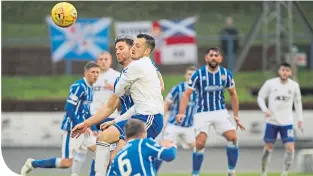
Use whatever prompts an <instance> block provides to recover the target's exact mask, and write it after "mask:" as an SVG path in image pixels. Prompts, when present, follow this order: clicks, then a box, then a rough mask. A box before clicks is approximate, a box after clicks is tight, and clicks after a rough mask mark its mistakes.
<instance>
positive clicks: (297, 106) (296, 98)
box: [294, 84, 303, 121]
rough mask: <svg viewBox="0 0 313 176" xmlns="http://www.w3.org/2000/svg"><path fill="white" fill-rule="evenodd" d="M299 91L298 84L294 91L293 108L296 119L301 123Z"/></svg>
mask: <svg viewBox="0 0 313 176" xmlns="http://www.w3.org/2000/svg"><path fill="white" fill-rule="evenodd" d="M301 99H302V98H301V90H300V87H299V84H297V86H296V90H295V93H294V107H295V111H296V117H297V119H298V121H303V107H302V100H301Z"/></svg>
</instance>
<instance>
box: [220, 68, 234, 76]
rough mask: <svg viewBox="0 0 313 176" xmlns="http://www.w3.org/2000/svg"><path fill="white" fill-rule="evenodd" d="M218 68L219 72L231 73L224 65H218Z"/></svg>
mask: <svg viewBox="0 0 313 176" xmlns="http://www.w3.org/2000/svg"><path fill="white" fill-rule="evenodd" d="M219 70H220V72H221V73H224V74H227V75H233V73H232V72H231V70H230V69H228V68H226V67H223V66H219Z"/></svg>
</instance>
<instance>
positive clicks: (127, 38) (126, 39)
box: [114, 35, 134, 47]
mask: <svg viewBox="0 0 313 176" xmlns="http://www.w3.org/2000/svg"><path fill="white" fill-rule="evenodd" d="M118 42H125V43H126V44H127V45H128V46H129V47H132V46H133V44H134V39H132V38H131V37H130V36H125V35H120V36H117V37H116V38H115V43H114V45H116V44H117V43H118Z"/></svg>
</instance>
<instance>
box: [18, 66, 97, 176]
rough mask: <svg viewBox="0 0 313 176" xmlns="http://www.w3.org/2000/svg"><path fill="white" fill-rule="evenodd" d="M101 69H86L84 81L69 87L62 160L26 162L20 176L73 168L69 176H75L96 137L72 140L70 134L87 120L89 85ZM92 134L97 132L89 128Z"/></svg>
mask: <svg viewBox="0 0 313 176" xmlns="http://www.w3.org/2000/svg"><path fill="white" fill-rule="evenodd" d="M99 73H100V67H99V65H97V64H96V63H95V62H89V63H87V64H86V66H85V73H84V75H85V77H84V78H83V79H80V80H78V81H76V82H75V83H74V84H72V85H71V87H70V92H69V95H68V98H67V101H66V105H65V115H64V119H63V121H62V124H61V129H62V130H63V131H64V135H63V144H62V158H56V157H53V158H49V159H44V160H34V159H32V158H29V159H28V160H27V161H26V163H25V164H24V166H23V167H22V169H21V175H26V174H27V173H29V172H30V171H31V170H33V169H34V168H69V167H71V166H72V176H78V175H79V173H80V169H81V167H82V165H83V163H84V160H85V157H86V153H87V149H88V148H89V147H91V146H95V144H96V136H95V135H91V134H90V132H91V131H90V130H88V131H87V133H88V134H85V135H82V136H80V137H79V138H71V136H70V134H71V130H72V128H73V127H75V125H77V124H79V123H81V122H83V121H85V120H86V119H88V118H89V117H90V103H91V102H92V99H93V90H92V84H94V83H95V82H96V80H97V78H98V76H99ZM92 130H96V127H95V126H92Z"/></svg>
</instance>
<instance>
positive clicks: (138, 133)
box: [124, 119, 147, 140]
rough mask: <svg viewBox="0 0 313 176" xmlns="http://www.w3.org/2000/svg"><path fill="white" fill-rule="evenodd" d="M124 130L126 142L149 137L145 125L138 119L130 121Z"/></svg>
mask: <svg viewBox="0 0 313 176" xmlns="http://www.w3.org/2000/svg"><path fill="white" fill-rule="evenodd" d="M124 128H125V135H126V140H130V139H136V138H146V137H147V132H146V126H145V123H143V122H142V121H140V120H138V119H129V120H128V121H127V123H126V125H125V127H124Z"/></svg>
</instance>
